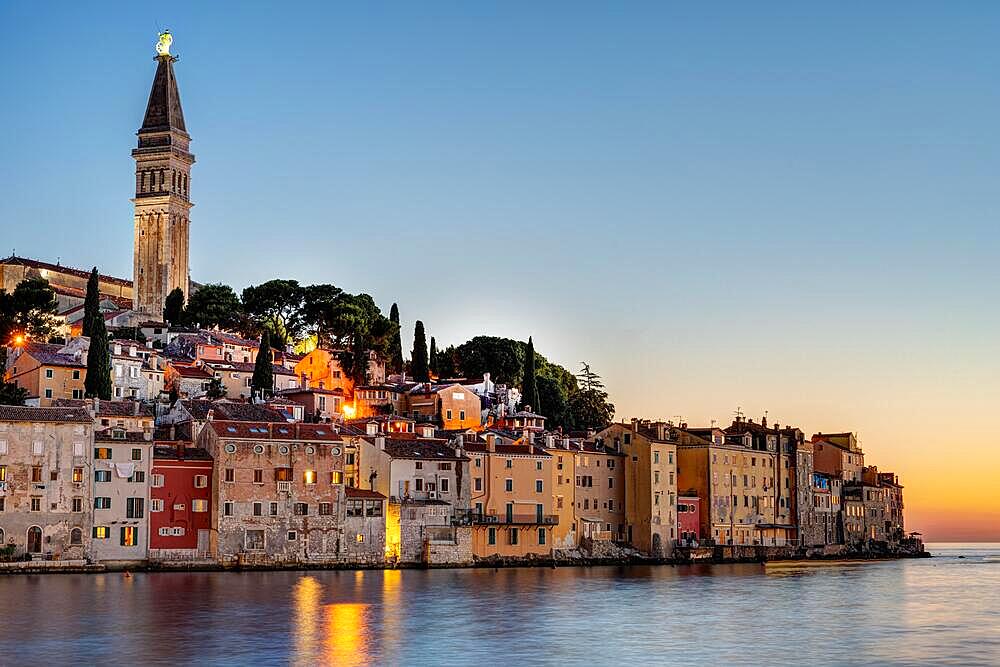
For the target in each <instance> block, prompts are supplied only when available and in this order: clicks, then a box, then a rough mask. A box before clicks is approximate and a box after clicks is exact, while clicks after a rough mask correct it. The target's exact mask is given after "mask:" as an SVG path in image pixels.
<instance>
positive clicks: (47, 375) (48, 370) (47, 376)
mask: <svg viewBox="0 0 1000 667" xmlns="http://www.w3.org/2000/svg"><path fill="white" fill-rule="evenodd" d="M45 377H46V378H48V379H49V380H51V379H52V369H51V368H46V369H45Z"/></svg>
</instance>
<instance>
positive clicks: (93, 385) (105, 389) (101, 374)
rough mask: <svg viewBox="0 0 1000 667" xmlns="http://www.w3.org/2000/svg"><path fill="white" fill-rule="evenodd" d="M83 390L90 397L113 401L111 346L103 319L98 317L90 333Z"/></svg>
mask: <svg viewBox="0 0 1000 667" xmlns="http://www.w3.org/2000/svg"><path fill="white" fill-rule="evenodd" d="M83 389H84V394H85V395H86V396H88V397H91V398H99V399H101V400H102V401H110V400H111V346H110V345H109V344H108V330H107V327H105V326H104V318H103V317H98V319H97V322H95V323H94V324H93V325H92V329H91V331H90V349H89V350H88V351H87V378H86V380H84V383H83Z"/></svg>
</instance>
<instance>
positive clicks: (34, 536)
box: [28, 526, 42, 554]
mask: <svg viewBox="0 0 1000 667" xmlns="http://www.w3.org/2000/svg"><path fill="white" fill-rule="evenodd" d="M28 553H29V554H40V553H42V529H41V528H39V527H38V526H32V527H31V528H29V529H28Z"/></svg>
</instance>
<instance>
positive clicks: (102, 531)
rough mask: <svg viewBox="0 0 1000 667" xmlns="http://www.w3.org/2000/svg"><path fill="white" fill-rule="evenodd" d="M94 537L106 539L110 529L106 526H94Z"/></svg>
mask: <svg viewBox="0 0 1000 667" xmlns="http://www.w3.org/2000/svg"><path fill="white" fill-rule="evenodd" d="M93 535H94V539H95V540H106V539H108V538H109V537H110V536H111V529H110V528H108V527H107V526H94V532H93Z"/></svg>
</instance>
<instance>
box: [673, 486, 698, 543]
mask: <svg viewBox="0 0 1000 667" xmlns="http://www.w3.org/2000/svg"><path fill="white" fill-rule="evenodd" d="M677 529H678V537H679V538H680V541H681V544H693V543H697V542H698V541H699V540H701V532H700V531H701V499H700V498H698V497H697V496H678V497H677Z"/></svg>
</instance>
